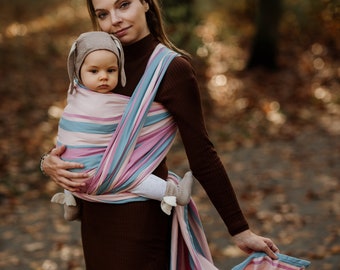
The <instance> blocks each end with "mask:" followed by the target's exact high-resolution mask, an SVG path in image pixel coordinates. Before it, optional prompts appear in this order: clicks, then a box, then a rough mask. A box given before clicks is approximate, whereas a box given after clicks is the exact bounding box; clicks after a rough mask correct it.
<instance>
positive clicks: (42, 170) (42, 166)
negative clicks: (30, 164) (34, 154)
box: [40, 152, 50, 176]
mask: <svg viewBox="0 0 340 270" xmlns="http://www.w3.org/2000/svg"><path fill="white" fill-rule="evenodd" d="M49 155H50V152H48V153H45V154H43V155H42V156H41V158H40V171H41V173H42V174H43V175H45V176H48V174H47V173H46V172H45V170H44V161H45V159H46V158H47V157H48V156H49Z"/></svg>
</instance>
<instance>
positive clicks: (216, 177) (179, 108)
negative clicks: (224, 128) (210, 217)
mask: <svg viewBox="0 0 340 270" xmlns="http://www.w3.org/2000/svg"><path fill="white" fill-rule="evenodd" d="M157 99H158V101H160V102H161V103H163V104H164V106H165V107H166V108H167V109H168V110H169V111H170V113H171V114H172V115H173V117H174V119H175V121H176V123H177V125H178V129H179V132H180V135H181V138H182V141H183V145H184V147H185V151H186V154H187V157H188V160H189V164H190V169H191V170H192V172H193V174H194V176H195V177H196V178H197V180H198V181H199V182H200V183H201V185H202V187H203V188H204V190H205V191H206V193H207V195H208V196H209V198H210V200H211V202H212V203H213V205H214V206H215V208H216V209H217V211H218V213H219V214H220V216H221V218H222V219H223V221H224V223H225V224H226V226H227V227H228V230H229V233H230V234H231V235H235V234H237V233H239V232H242V231H244V230H246V229H248V228H249V227H248V224H247V221H246V220H245V218H244V216H243V214H242V211H241V209H240V206H239V203H238V201H237V198H236V195H235V192H234V189H233V187H232V185H231V182H230V180H229V178H228V175H227V172H226V170H225V168H224V166H223V164H222V162H221V160H220V158H219V157H218V155H217V153H216V151H215V148H214V146H213V144H212V142H211V141H210V139H209V137H208V134H207V131H206V128H205V123H204V118H203V113H202V106H201V100H200V94H199V88H198V84H197V80H196V77H195V73H194V71H193V69H192V66H191V64H190V63H189V62H188V61H187V60H186V59H184V58H182V57H177V58H176V59H175V60H173V62H172V63H171V64H170V66H169V68H168V70H167V73H166V74H165V77H164V79H163V81H162V84H161V86H160V89H159V92H158V96H157Z"/></svg>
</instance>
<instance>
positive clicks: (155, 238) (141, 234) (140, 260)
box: [81, 35, 248, 270]
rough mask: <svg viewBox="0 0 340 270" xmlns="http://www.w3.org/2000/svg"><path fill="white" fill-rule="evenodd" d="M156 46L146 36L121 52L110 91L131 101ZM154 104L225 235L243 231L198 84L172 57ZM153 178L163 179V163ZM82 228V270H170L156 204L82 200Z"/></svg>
mask: <svg viewBox="0 0 340 270" xmlns="http://www.w3.org/2000/svg"><path fill="white" fill-rule="evenodd" d="M157 44H158V41H157V40H155V39H154V38H153V37H152V36H151V35H149V36H147V37H145V38H144V39H142V40H140V41H138V42H137V43H135V44H132V45H129V46H125V47H124V52H125V72H126V75H127V84H126V86H125V87H124V88H122V87H120V88H117V89H116V90H115V92H117V93H120V94H123V95H127V96H131V94H132V92H133V90H134V89H135V87H136V85H137V83H138V81H139V79H140V78H141V76H142V75H143V72H144V70H145V67H146V64H147V61H148V59H149V57H150V55H151V53H152V52H153V49H154V48H155V47H156V45H157ZM156 101H158V102H161V103H162V104H163V105H164V106H165V107H166V108H167V109H168V110H169V111H170V113H171V114H172V115H173V117H174V119H175V121H176V123H177V125H178V129H179V132H180V135H181V138H182V141H183V144H184V146H185V150H186V153H187V156H188V160H189V164H190V169H191V170H192V172H193V174H194V176H195V177H196V178H197V179H198V181H199V182H200V183H201V185H202V186H203V188H204V189H205V191H206V193H207V195H208V196H209V198H210V200H211V201H212V203H213V205H214V206H215V207H216V209H217V211H218V212H219V214H220V216H221V218H222V219H223V221H224V223H225V224H226V226H227V227H228V230H229V232H230V234H231V235H235V234H237V233H239V232H242V231H244V230H246V229H248V224H247V222H246V220H245V218H244V216H243V214H242V212H241V210H240V207H239V204H238V202H237V199H236V196H235V193H234V190H233V188H232V186H231V183H230V181H229V179H228V176H227V173H226V171H225V169H224V167H223V165H222V163H221V161H220V159H219V157H218V156H217V154H216V151H215V150H214V147H213V145H212V143H211V142H210V140H209V138H208V135H207V132H206V129H205V124H204V120H203V116H202V108H201V101H200V96H199V89H198V85H197V80H196V78H195V74H194V71H193V70H192V66H191V65H190V63H189V62H188V61H187V60H185V59H184V58H182V57H177V58H175V59H174V60H173V61H172V62H171V64H170V66H169V68H168V70H167V72H166V74H165V76H164V78H163V81H162V83H161V85H160V87H159V89H158V92H157V96H156ZM170 170H171V168H170ZM154 174H155V175H157V176H159V177H161V178H163V179H166V178H167V174H168V168H167V166H166V163H165V160H164V161H163V162H162V163H161V164H160V166H159V167H158V168H157V169H156V170H155V171H154ZM81 228H82V241H83V248H84V256H85V262H86V269H87V270H115V269H117V270H135V269H139V270H163V269H164V270H165V269H169V262H170V236H171V216H170V217H169V216H167V215H166V214H164V213H163V212H162V211H161V209H160V202H159V201H153V200H149V201H146V202H133V203H126V204H105V203H90V202H85V201H83V202H82V217H81Z"/></svg>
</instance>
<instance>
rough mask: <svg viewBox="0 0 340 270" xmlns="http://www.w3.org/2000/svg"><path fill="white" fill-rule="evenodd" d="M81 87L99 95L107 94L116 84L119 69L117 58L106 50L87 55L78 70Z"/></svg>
mask: <svg viewBox="0 0 340 270" xmlns="http://www.w3.org/2000/svg"><path fill="white" fill-rule="evenodd" d="M80 78H81V81H82V83H83V85H84V86H85V87H86V88H88V89H90V90H92V91H96V92H99V93H104V94H105V93H109V92H111V91H112V90H113V89H114V88H115V87H116V86H117V84H118V78H119V68H118V59H117V56H116V55H115V54H114V53H112V52H110V51H107V50H98V51H94V52H91V53H89V54H88V55H87V56H86V58H85V60H84V63H83V65H82V66H81V68H80Z"/></svg>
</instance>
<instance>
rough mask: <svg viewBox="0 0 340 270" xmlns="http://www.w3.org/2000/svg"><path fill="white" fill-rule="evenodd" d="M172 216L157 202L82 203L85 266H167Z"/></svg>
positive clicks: (96, 269) (125, 269) (163, 269)
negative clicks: (163, 210) (164, 211)
mask: <svg viewBox="0 0 340 270" xmlns="http://www.w3.org/2000/svg"><path fill="white" fill-rule="evenodd" d="M171 221H172V219H171V216H168V215H166V214H165V213H163V212H162V210H161V209H160V202H158V201H153V200H150V201H147V202H134V203H127V204H104V203H91V202H85V201H83V203H82V220H81V231H82V241H83V249H84V257H85V263H86V270H111V269H117V270H118V269H119V270H134V269H139V270H167V269H169V262H170V237H171Z"/></svg>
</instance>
